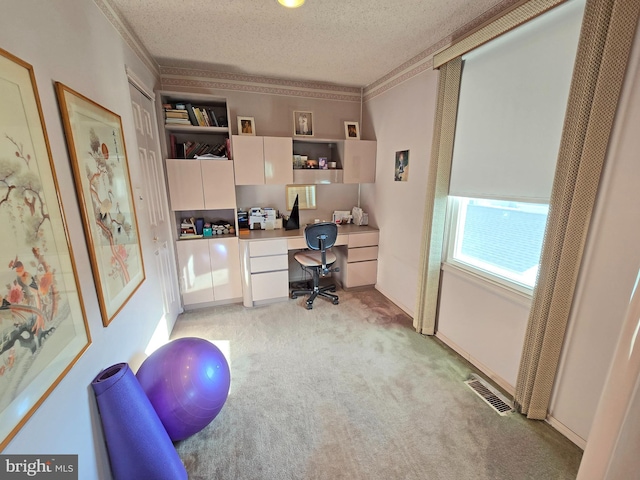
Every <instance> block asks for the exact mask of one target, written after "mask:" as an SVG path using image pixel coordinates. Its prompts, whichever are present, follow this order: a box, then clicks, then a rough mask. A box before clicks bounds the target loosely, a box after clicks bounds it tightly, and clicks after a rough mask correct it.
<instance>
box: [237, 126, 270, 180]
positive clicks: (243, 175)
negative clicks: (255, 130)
mask: <svg viewBox="0 0 640 480" xmlns="http://www.w3.org/2000/svg"><path fill="white" fill-rule="evenodd" d="M232 138H233V162H234V163H235V178H236V185H264V145H263V142H262V137H251V136H240V135H233V137H232Z"/></svg>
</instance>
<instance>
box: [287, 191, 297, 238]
mask: <svg viewBox="0 0 640 480" xmlns="http://www.w3.org/2000/svg"><path fill="white" fill-rule="evenodd" d="M299 228H300V211H299V210H298V195H296V199H295V201H294V202H293V208H292V209H291V215H289V218H288V219H287V223H286V224H285V226H284V229H285V230H298V229H299Z"/></svg>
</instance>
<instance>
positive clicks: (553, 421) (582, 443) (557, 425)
mask: <svg viewBox="0 0 640 480" xmlns="http://www.w3.org/2000/svg"><path fill="white" fill-rule="evenodd" d="M436 338H437V339H438V340H440V341H441V342H442V343H444V344H445V345H447V346H448V347H449V348H451V349H452V350H454V351H455V352H456V353H457V354H458V355H460V356H461V357H462V358H464V359H465V360H467V361H468V362H469V363H471V364H472V365H473V366H474V367H476V368H477V369H478V370H480V371H481V372H482V373H484V374H485V375H487V376H488V377H489V379H490V380H491V381H493V382H495V383H496V384H497V385H498V386H499V387H500V388H502V389H503V390H504V391H505V392H507V393H508V394H509V395H512V396H513V395H515V387H513V386H512V385H511V384H509V382H507V381H506V380H505V379H504V378H502V377H501V376H500V375H498V374H497V373H495V372H494V371H493V370H491V369H490V368H489V367H487V366H486V365H484V364H483V363H482V362H480V361H479V360H478V359H477V358H474V357H473V356H472V355H470V354H469V352H467V351H466V350H465V349H464V348H462V347H461V346H460V345H458V344H457V343H456V342H454V341H453V340H451V339H450V338H448V337H447V336H446V335H443V334H442V333H440V332H436ZM545 422H547V423H548V424H549V425H550V426H551V427H553V428H554V429H555V430H557V431H558V432H559V433H561V434H562V435H564V436H565V437H566V438H567V439H568V440H570V441H571V442H573V443H575V444H576V446H578V447H579V448H581V449H582V450H584V449H585V447H586V446H587V441H586V440H585V439H584V438H582V437H581V436H580V435H578V434H577V433H575V432H574V431H573V430H571V429H570V428H569V427H567V426H566V425H564V424H563V423H562V422H560V421H559V420H558V419H557V418H554V417H553V416H552V415H547V418H546V419H545Z"/></svg>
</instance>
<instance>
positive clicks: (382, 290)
mask: <svg viewBox="0 0 640 480" xmlns="http://www.w3.org/2000/svg"><path fill="white" fill-rule="evenodd" d="M374 288H375V289H376V290H378V291H379V292H380V293H381V294H382V295H384V296H385V297H387V299H388V300H390V301H391V302H392V303H393V304H394V305H395V306H396V307H398V308H399V309H400V310H402V311H403V312H404V313H406V314H407V315H409V316H410V317H411V318H413V310H411V309H410V308H408V307H406V306H405V305H403V304H402V303H401V302H400V301H399V300H397V299H396V298H394V297H393V295H389V293H387V292H385V291H384V289H382V288H380V284H378V283H376V284H375V285H374Z"/></svg>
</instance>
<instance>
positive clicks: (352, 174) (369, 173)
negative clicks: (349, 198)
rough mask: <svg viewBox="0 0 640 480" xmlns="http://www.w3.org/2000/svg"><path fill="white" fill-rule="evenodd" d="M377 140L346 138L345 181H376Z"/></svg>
mask: <svg viewBox="0 0 640 480" xmlns="http://www.w3.org/2000/svg"><path fill="white" fill-rule="evenodd" d="M376 148H377V147H376V142H375V141H372V140H345V141H344V158H343V159H342V163H343V169H344V174H343V178H342V181H343V183H374V182H375V181H376Z"/></svg>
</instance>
